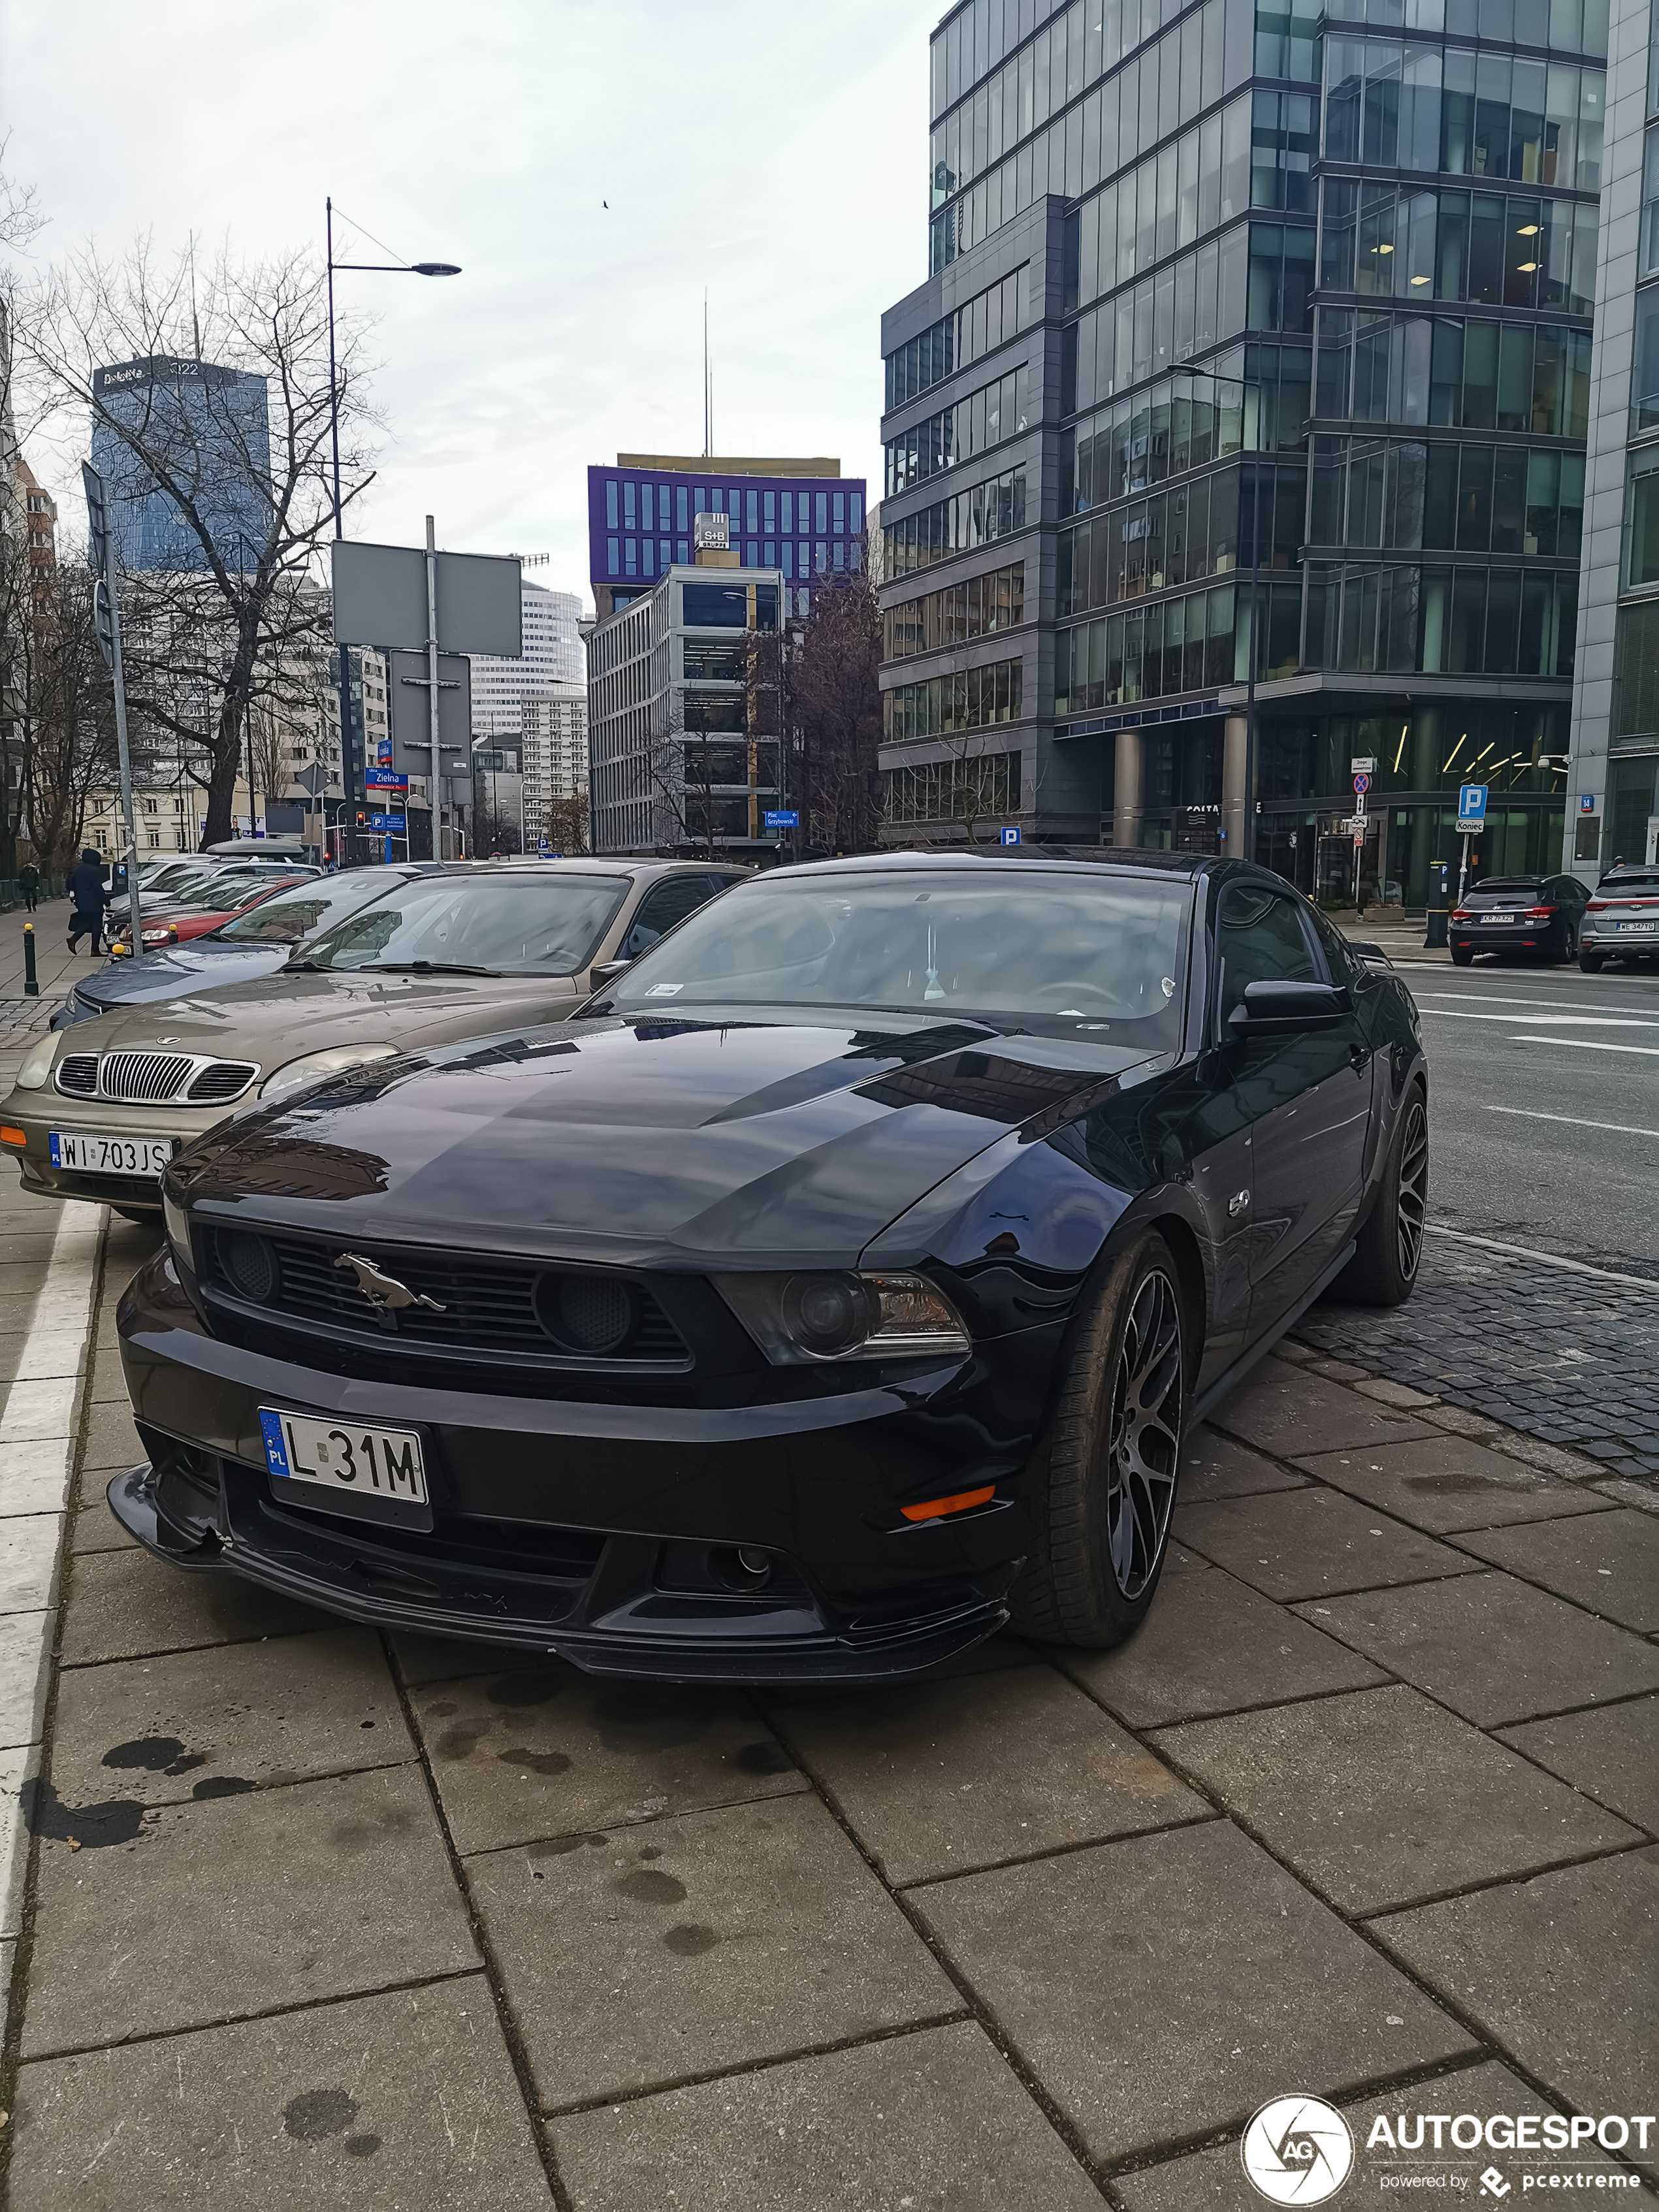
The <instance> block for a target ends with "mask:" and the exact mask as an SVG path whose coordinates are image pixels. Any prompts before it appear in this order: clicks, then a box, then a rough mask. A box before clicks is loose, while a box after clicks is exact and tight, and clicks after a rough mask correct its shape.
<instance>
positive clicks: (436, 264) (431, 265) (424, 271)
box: [410, 261, 461, 276]
mask: <svg viewBox="0 0 1659 2212" xmlns="http://www.w3.org/2000/svg"><path fill="white" fill-rule="evenodd" d="M410 270H411V271H412V273H413V274H414V275H415V276H459V275H460V273H461V272H460V268H459V264H457V263H455V262H453V261H412V262H411V263H410Z"/></svg>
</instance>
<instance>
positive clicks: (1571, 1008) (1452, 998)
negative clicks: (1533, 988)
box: [1412, 991, 1607, 1014]
mask: <svg viewBox="0 0 1659 2212" xmlns="http://www.w3.org/2000/svg"><path fill="white" fill-rule="evenodd" d="M1412 996H1413V998H1414V999H1418V1000H1423V999H1443V1000H1445V1002H1446V1004H1447V1005H1448V1006H1519V1007H1521V1008H1522V1011H1523V1012H1528V1013H1530V1012H1532V1011H1533V1009H1534V1007H1535V1008H1536V1009H1537V1010H1538V1011H1539V1012H1548V1011H1549V1010H1550V1009H1551V1008H1554V1009H1556V1010H1557V1011H1559V1012H1572V1013H1575V1014H1600V1013H1605V1012H1606V1011H1607V1000H1605V999H1604V1000H1602V1001H1601V1005H1600V1006H1590V1005H1589V1003H1588V1001H1586V1000H1583V999H1500V998H1498V997H1496V996H1495V995H1494V994H1492V992H1491V991H1413V994H1412Z"/></svg>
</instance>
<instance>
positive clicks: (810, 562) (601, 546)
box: [587, 453, 866, 620]
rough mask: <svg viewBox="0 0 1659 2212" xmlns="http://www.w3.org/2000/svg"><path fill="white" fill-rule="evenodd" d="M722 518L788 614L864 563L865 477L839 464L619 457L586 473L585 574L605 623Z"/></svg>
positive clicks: (741, 558)
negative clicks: (705, 518) (713, 519)
mask: <svg viewBox="0 0 1659 2212" xmlns="http://www.w3.org/2000/svg"><path fill="white" fill-rule="evenodd" d="M703 513H711V514H723V515H725V516H726V518H727V520H728V527H729V533H730V539H731V544H732V550H733V551H734V552H736V553H737V555H738V563H739V565H740V566H741V567H743V568H775V569H776V570H777V571H778V573H779V574H781V576H782V578H783V580H784V586H785V589H786V591H787V593H788V605H787V609H786V611H787V613H789V614H805V611H806V605H807V599H808V596H809V595H810V593H811V587H812V583H813V580H814V579H815V578H817V577H820V576H822V577H827V578H829V579H832V580H833V579H834V578H835V577H836V576H838V575H846V574H848V573H849V572H850V571H851V570H853V569H854V568H861V567H862V566H863V563H864V558H865V525H866V514H865V481H864V478H863V477H843V476H842V473H841V463H840V462H839V461H837V460H830V459H823V458H819V459H810V460H780V459H764V460H744V459H736V460H734V459H718V458H715V459H710V458H708V456H703V457H702V458H698V457H696V456H695V455H685V454H673V453H668V454H653V453H618V454H617V465H616V466H615V468H590V469H589V471H587V546H588V574H589V576H590V578H591V579H592V586H593V604H594V606H595V608H596V609H597V611H598V613H599V618H600V619H601V620H603V619H604V617H605V616H606V615H608V614H611V613H613V612H614V611H616V610H617V608H619V607H625V606H629V605H631V604H632V603H633V602H634V601H635V599H640V598H641V597H643V596H644V594H645V593H646V592H649V591H650V590H651V589H652V587H653V586H654V585H655V584H656V583H658V582H659V580H660V579H661V578H662V577H663V576H665V574H667V572H668V570H669V569H670V568H672V567H674V566H675V565H676V564H677V563H678V565H679V566H681V567H684V566H685V565H686V563H687V562H690V559H691V557H692V550H693V542H694V538H695V535H696V517H697V516H698V515H700V514H703Z"/></svg>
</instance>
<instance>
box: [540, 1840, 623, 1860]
mask: <svg viewBox="0 0 1659 2212" xmlns="http://www.w3.org/2000/svg"><path fill="white" fill-rule="evenodd" d="M609 1840H610V1838H608V1837H605V1836H550V1837H548V1838H547V1839H546V1840H545V1841H544V1842H543V1843H537V1844H527V1845H526V1849H527V1850H528V1851H529V1853H530V1856H531V1857H532V1859H562V1858H563V1857H565V1856H566V1854H567V1853H568V1852H570V1851H579V1850H580V1849H581V1847H582V1845H583V1844H590V1845H592V1846H593V1847H595V1848H598V1847H599V1846H600V1845H602V1844H605V1843H607V1842H609Z"/></svg>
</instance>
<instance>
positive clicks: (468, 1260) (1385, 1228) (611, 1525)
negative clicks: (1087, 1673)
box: [109, 854, 1428, 1681]
mask: <svg viewBox="0 0 1659 2212" xmlns="http://www.w3.org/2000/svg"><path fill="white" fill-rule="evenodd" d="M1426 1085H1427V1078H1426V1071H1425V1064H1424V1057H1423V1051H1422V1047H1421V1042H1420V1040H1419V1032H1418V1024H1417V1018H1416V1014H1415V1012H1414V1010H1413V1006H1412V1002H1411V1000H1410V997H1409V995H1408V994H1407V992H1406V990H1405V989H1404V987H1402V986H1401V983H1400V982H1399V981H1398V980H1397V979H1396V978H1395V976H1394V975H1393V974H1392V973H1391V972H1390V971H1389V969H1388V968H1387V965H1386V963H1373V962H1372V961H1370V960H1368V959H1366V958H1364V957H1360V956H1358V954H1356V953H1354V952H1352V951H1350V950H1349V948H1348V947H1347V946H1346V945H1345V943H1344V942H1343V940H1342V939H1340V938H1339V937H1338V936H1337V935H1336V934H1335V933H1334V931H1333V930H1332V929H1331V928H1330V927H1329V925H1328V923H1327V922H1326V921H1324V919H1323V918H1322V916H1321V915H1319V914H1318V913H1317V912H1316V909H1315V908H1313V907H1311V906H1310V904H1309V903H1308V902H1307V901H1305V900H1304V899H1303V898H1302V897H1301V896H1299V894H1297V892H1296V891H1295V890H1292V889H1291V886H1290V885H1289V884H1286V883H1285V882H1283V881H1282V880H1281V879H1279V878H1277V877H1275V876H1272V875H1269V874H1267V872H1264V871H1262V870H1260V869H1257V868H1254V867H1251V866H1245V865H1244V864H1243V863H1240V862H1232V861H1226V860H1212V859H1206V858H1202V857H1198V856H1190V855H1172V856H1163V855H1154V854H1147V855H1145V856H1136V858H1135V859H1134V860H1132V861H1127V862H1117V863H1111V864H1102V863H1090V862H1086V861H1080V860H1065V859H1060V858H1054V857H1050V856H1048V855H1034V856H1032V857H1030V858H1024V859H1018V858H1012V857H1010V858H1008V859H1002V858H991V857H988V856H986V857H981V856H975V855H969V854H942V855H917V854H888V855H882V856H878V857H874V858H871V859H866V860H852V861H843V862H834V863H826V864H823V865H818V866H805V867H799V868H793V869H784V870H780V871H776V872H773V873H772V874H770V875H768V876H766V877H763V878H757V879H756V880H754V881H751V882H749V883H746V884H742V885H741V886H739V887H738V889H737V890H733V891H732V892H730V893H728V894H727V896H726V897H725V898H723V899H721V900H720V901H719V902H717V903H715V904H713V905H711V906H709V907H708V908H704V909H703V910H702V911H700V912H698V913H696V914H693V915H691V916H690V918H689V919H688V920H686V921H684V922H682V923H681V924H680V926H679V927H678V928H676V929H674V930H672V931H671V932H670V933H668V934H667V935H666V936H665V937H664V938H663V939H661V941H660V942H659V943H657V944H655V945H653V946H652V947H651V948H650V949H649V950H648V951H647V952H646V953H645V954H644V955H643V957H641V958H639V959H637V960H636V961H635V962H634V963H631V964H630V965H629V967H628V968H627V969H626V970H625V971H624V972H623V973H622V974H621V975H619V976H617V977H616V978H615V979H614V980H611V981H606V982H605V983H603V984H602V986H601V988H600V989H599V993H598V994H597V995H595V996H593V997H592V998H591V999H590V1000H588V1001H587V1003H586V1006H583V1007H581V1008H580V1009H578V1010H577V1012H576V1016H575V1018H574V1019H572V1020H570V1021H568V1022H565V1023H562V1024H558V1025H557V1026H556V1027H544V1028H542V1029H538V1030H520V1031H511V1030H506V1031H500V1032H498V1033H497V1034H496V1035H495V1036H492V1037H490V1038H488V1039H483V1040H478V1039H475V1040H474V1041H472V1042H470V1043H453V1044H447V1045H444V1046H435V1047H431V1048H426V1049H423V1050H421V1051H417V1052H413V1053H410V1054H404V1055H402V1056H400V1057H398V1058H395V1059H386V1060H382V1061H380V1062H378V1063H376V1064H374V1065H372V1066H357V1067H354V1068H351V1069H349V1070H343V1071H338V1072H335V1073H329V1074H325V1075H323V1076H322V1077H321V1078H320V1079H319V1080H317V1081H314V1082H313V1083H311V1084H309V1085H305V1086H302V1087H301V1088H298V1089H296V1090H295V1091H291V1092H290V1093H289V1094H288V1095H286V1096H285V1097H283V1098H282V1099H280V1100H279V1101H277V1102H276V1103H274V1104H272V1105H271V1106H270V1107H269V1108H264V1109H256V1110H255V1111H253V1112H252V1113H251V1114H249V1115H246V1116H245V1117H243V1118H242V1119H240V1121H237V1122H235V1123H234V1124H230V1125H228V1126H226V1127H222V1128H221V1129H219V1130H217V1131H216V1132H215V1133H213V1134H212V1135H210V1136H209V1137H206V1138H204V1139H202V1140H201V1141H199V1142H197V1143H196V1144H194V1145H192V1146H190V1147H188V1148H187V1149H186V1150H185V1152H183V1153H181V1154H180V1155H179V1157H178V1158H176V1159H174V1160H173V1162H172V1163H171V1164H169V1166H168V1167H167V1170H166V1173H165V1175H164V1176H163V1178H162V1183H161V1191H162V1197H163V1201H164V1212H165V1218H166V1227H167V1243H166V1245H165V1247H164V1248H163V1249H162V1251H161V1253H160V1254H158V1255H157V1257H156V1258H155V1261H153V1262H152V1263H151V1264H150V1265H149V1267H147V1268H146V1269H145V1270H144V1271H143V1273H140V1274H139V1275H138V1276H137V1278H136V1279H135V1280H134V1282H133V1283H132V1285H131V1287H130V1289H129V1290H128V1291H127V1293H126V1295H125V1297H124V1299H123V1301H122V1304H121V1308H120V1311H119V1316H118V1327H119V1331H120V1336H121V1344H122V1356H123V1358H124V1361H125V1370H126V1376H127V1381H128V1385H129V1389H130V1390H131V1397H132V1402H133V1407H134V1411H135V1414H136V1417H137V1422H138V1426H139V1432H140V1435H141V1437H143V1441H144V1444H145V1448H146V1449H147V1451H148V1453H149V1458H148V1460H147V1461H146V1462H145V1463H143V1465H140V1466H137V1467H135V1468H131V1469H129V1470H127V1471H126V1472H125V1473H124V1474H120V1475H119V1476H118V1477H117V1478H116V1480H114V1481H113V1482H112V1485H111V1486H110V1491H109V1498H110V1503H111V1505H112V1509H113V1510H114V1512H115V1514H116V1516H117V1517H118V1520H119V1521H120V1522H122V1523H123V1525H124V1526H125V1528H127V1529H128V1530H129V1531H130V1532H131V1534H133V1535H134V1536H135V1537H137V1539H138V1541H140V1542H141V1543H142V1544H143V1545H145V1546H146V1547H148V1548H149V1550H150V1551H151V1552H152V1553H155V1555H156V1556H158V1557H159V1558H161V1559H166V1560H168V1561H171V1562H172V1563H173V1565H176V1566H179V1567H181V1568H192V1569H209V1568H228V1569H230V1570H231V1571H234V1572H238V1573H240V1574H243V1575H246V1576H247V1577H251V1578H252V1580H254V1581H256V1582H259V1583H264V1584H266V1585H268V1586H270V1587H271V1588H274V1589H281V1590H286V1591H288V1592H289V1593H290V1594H292V1595H295V1596H297V1597H303V1598H305V1599H307V1600H310V1601H313V1602H314V1603H316V1604H318V1605H321V1606H325V1607H331V1608H332V1609H333V1610H335V1611H336V1612H337V1613H343V1614H345V1615H348V1616H349V1617H350V1618H353V1619H356V1620H368V1621H378V1622H382V1623H386V1624H392V1625H396V1626H404V1627H409V1628H419V1629H422V1630H426V1631H429V1632H437V1633H440V1634H446V1633H447V1634H452V1635H457V1636H465V1637H470V1638H489V1639H495V1640H496V1641H499V1642H501V1643H503V1644H516V1645H519V1646H520V1647H526V1646H528V1647H534V1648H538V1649H541V1650H550V1651H554V1652H557V1653H560V1654H562V1655H563V1656H566V1657H568V1658H569V1659H571V1660H573V1661H574V1662H576V1663H577V1664H578V1665H580V1666H581V1667H584V1668H588V1669H590V1670H592V1671H593V1672H595V1673H599V1674H635V1675H644V1676H652V1677H657V1678H661V1679H671V1680H726V1681H763V1680H840V1681H870V1680H880V1679H884V1678H888V1677H892V1676H896V1675H902V1674H908V1673H911V1672H914V1671H916V1670H918V1669H920V1668H924V1667H926V1666H927V1665H929V1664H930V1663H932V1662H937V1661H939V1660H941V1659H944V1658H946V1657H948V1656H951V1654H953V1653H955V1652H957V1651H959V1650H962V1649H963V1648H965V1647H966V1646H968V1645H970V1644H973V1643H974V1642H975V1641H976V1640H977V1639H978V1638H981V1637H983V1636H986V1635H987V1634H988V1633H990V1632H992V1631H993V1630H994V1629H995V1628H997V1627H998V1626H1000V1624H1002V1623H1003V1622H1004V1621H1006V1620H1008V1619H1010V1617H1012V1619H1013V1620H1015V1621H1016V1622H1017V1623H1018V1625H1019V1626H1021V1627H1023V1628H1024V1629H1025V1630H1026V1631H1027V1632H1030V1633H1032V1634H1034V1635H1036V1636H1039V1637H1042V1638H1048V1639H1054V1640H1058V1641H1060V1642H1066V1643H1071V1644H1079V1645H1092V1646H1103V1645H1109V1644H1114V1643H1116V1642H1117V1641H1119V1640H1120V1639H1121V1638H1123V1637H1124V1636H1125V1635H1127V1633H1129V1632H1130V1631H1132V1630H1133V1628H1134V1627H1135V1626H1136V1625H1137V1624H1138V1623H1139V1621H1140V1620H1141V1619H1142V1618H1143V1617H1144V1616H1145V1614H1146V1610H1147V1608H1148V1607H1149V1606H1150V1605H1151V1604H1152V1600H1153V1595H1154V1593H1155V1591H1156V1589H1157V1587H1158V1577H1159V1575H1160V1573H1161V1572H1162V1570H1163V1566H1164V1557H1165V1551H1166V1547H1167V1543H1168V1537H1169V1528H1170V1510H1171V1507H1172V1504H1173V1503H1174V1500H1175V1498H1176V1494H1177V1490H1178V1486H1179V1480H1180V1471H1181V1455H1182V1438H1183V1437H1184V1435H1185V1433H1186V1432H1187V1431H1188V1428H1189V1426H1190V1425H1191V1424H1192V1423H1193V1422H1194V1420H1195V1419H1199V1418H1200V1417H1201V1415H1202V1414H1203V1413H1204V1412H1205V1410H1206V1408H1207V1407H1211V1406H1212V1405H1213V1404H1214V1403H1215V1402H1216V1401H1218V1399H1219V1398H1220V1397H1221V1395H1223V1394H1225V1392H1226V1391H1227V1390H1228V1389H1231V1387H1232V1386H1233V1385H1234V1383H1237V1380H1238V1379H1239V1377H1240V1376H1242V1375H1243V1373H1244V1372H1245V1370H1247V1369H1248V1368H1249V1365H1250V1364H1251V1363H1252V1361H1254V1360H1255V1359H1256V1358H1259V1357H1260V1355H1261V1353H1262V1352H1264V1351H1265V1350H1266V1349H1267V1347H1268V1346H1270V1345H1271V1344H1272V1343H1273V1341H1274V1340H1275V1339H1276V1338H1277V1337H1278V1336H1279V1334H1281V1332H1282V1331H1283V1330H1284V1329H1285V1328H1286V1327H1287V1326H1288V1325H1289V1324H1290V1323H1291V1322H1292V1321H1293V1320H1294V1319H1295V1318H1296V1316H1297V1315H1298V1314H1299V1313H1300V1312H1301V1311H1302V1310H1303V1309H1304V1307H1305V1306H1307V1305H1308V1304H1310V1301H1312V1300H1313V1299H1315V1298H1316V1297H1319V1296H1320V1294H1321V1293H1322V1291H1324V1290H1325V1289H1326V1288H1327V1287H1328V1286H1329V1285H1333V1284H1335V1283H1337V1282H1339V1281H1340V1283H1341V1284H1342V1285H1343V1295H1344V1296H1345V1297H1349V1298H1352V1299H1358V1300H1370V1301H1374V1302H1376V1303H1379V1304H1391V1303H1397V1302H1398V1301H1400V1300H1401V1299H1402V1298H1404V1297H1407V1296H1408V1295H1409V1293H1410V1291H1411V1289H1412V1286H1413V1281H1414V1279H1415V1277H1416V1273H1417V1268H1418V1261H1419V1253H1420V1250H1421V1243H1422V1230H1423V1216H1424V1208H1425V1197H1426V1189H1427V1176H1428V1144H1427V1115H1426Z"/></svg>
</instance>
